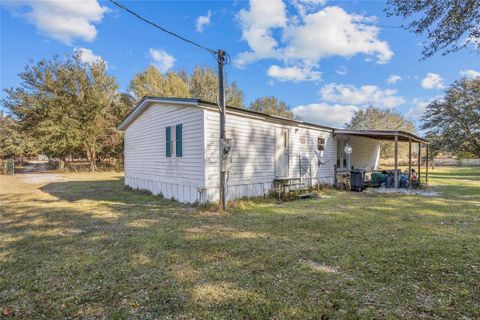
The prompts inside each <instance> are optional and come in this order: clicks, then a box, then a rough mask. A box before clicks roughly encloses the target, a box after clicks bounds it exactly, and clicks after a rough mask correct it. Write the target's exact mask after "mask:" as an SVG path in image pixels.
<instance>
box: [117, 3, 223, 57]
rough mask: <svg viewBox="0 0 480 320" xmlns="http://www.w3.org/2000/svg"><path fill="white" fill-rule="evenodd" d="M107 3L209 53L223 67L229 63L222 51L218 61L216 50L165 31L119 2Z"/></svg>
mask: <svg viewBox="0 0 480 320" xmlns="http://www.w3.org/2000/svg"><path fill="white" fill-rule="evenodd" d="M109 1H110V2H111V3H113V4H114V5H116V6H117V7H119V8H121V9H123V10H125V11H127V12H128V13H130V14H131V15H133V16H135V17H137V18H138V19H140V20H142V21H143V22H145V23H147V24H149V25H151V26H153V27H155V28H157V29H159V30H161V31H163V32H165V33H168V34H169V35H171V36H173V37H176V38H178V39H180V40H182V41H185V42H187V43H189V44H191V45H194V46H196V47H198V48H200V49H203V50H206V51H207V52H209V53H210V54H211V55H212V56H213V57H214V59H215V60H216V61H217V62H219V63H222V64H224V65H225V64H229V63H230V56H229V55H228V53H226V52H225V51H223V53H224V54H223V55H222V56H221V58H220V59H219V58H218V51H217V50H215V49H212V48H209V47H207V46H204V45H201V44H199V43H197V42H195V41H193V40H190V39H187V38H185V37H183V36H181V35H179V34H178V33H175V32H173V31H170V30H168V29H165V28H164V27H162V26H160V25H158V24H156V23H155V22H153V21H150V20H148V19H146V18H144V17H142V16H141V15H139V14H138V13H136V12H135V11H133V10H130V9H129V8H128V7H126V6H124V5H123V4H121V3H119V2H117V1H115V0H109Z"/></svg>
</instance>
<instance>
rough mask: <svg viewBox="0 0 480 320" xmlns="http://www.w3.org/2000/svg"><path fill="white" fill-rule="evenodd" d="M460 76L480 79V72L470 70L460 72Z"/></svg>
mask: <svg viewBox="0 0 480 320" xmlns="http://www.w3.org/2000/svg"><path fill="white" fill-rule="evenodd" d="M458 75H459V76H461V77H467V78H478V77H480V72H478V71H475V70H472V69H469V70H462V71H460V72H459V73H458Z"/></svg>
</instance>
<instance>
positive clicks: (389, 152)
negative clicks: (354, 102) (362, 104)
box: [345, 106, 415, 158]
mask: <svg viewBox="0 0 480 320" xmlns="http://www.w3.org/2000/svg"><path fill="white" fill-rule="evenodd" d="M345 127H346V128H348V129H355V130H368V129H369V130H396V131H405V132H410V133H415V125H414V124H413V122H411V121H409V120H407V119H405V117H403V116H402V115H401V114H400V113H398V112H396V111H394V110H391V109H381V108H377V107H373V106H370V107H368V108H367V109H363V110H362V109H361V110H358V111H355V113H354V114H353V116H352V119H351V120H350V121H349V122H347V123H346V124H345ZM406 150H407V149H406V146H404V145H400V147H399V154H400V157H404V156H405V154H406V152H407V151H406ZM393 153H394V151H393V145H392V143H382V146H381V156H382V157H384V158H391V157H393Z"/></svg>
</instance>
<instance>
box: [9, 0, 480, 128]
mask: <svg viewBox="0 0 480 320" xmlns="http://www.w3.org/2000/svg"><path fill="white" fill-rule="evenodd" d="M119 2H121V3H123V4H125V5H127V6H128V7H130V8H131V9H132V10H134V11H136V12H138V13H139V14H141V15H143V16H145V17H147V18H149V19H151V20H153V21H156V22H157V23H158V24H160V25H162V26H164V27H165V28H168V29H170V30H172V31H175V32H177V33H179V34H181V35H184V36H185V37H188V38H190V39H193V40H195V41H197V42H199V43H201V44H204V45H206V46H208V47H211V48H215V49H216V48H222V49H225V50H226V51H227V52H229V54H230V56H231V58H232V64H230V65H228V66H227V68H226V70H227V73H228V79H229V80H231V81H232V80H235V81H237V83H238V85H239V87H240V88H241V89H242V90H243V91H244V93H245V98H246V102H247V103H249V102H251V101H252V100H254V99H255V98H257V97H260V96H268V95H275V96H277V97H278V98H280V99H282V100H284V101H285V102H286V103H287V104H289V105H290V106H291V108H292V110H293V111H294V112H295V113H296V114H297V115H298V116H300V117H302V118H303V119H304V120H305V121H309V122H317V123H320V124H326V125H332V126H341V125H342V124H343V123H344V122H345V121H347V120H348V119H349V117H350V116H351V114H352V113H353V111H355V110H358V109H360V108H365V107H366V105H368V104H373V105H376V106H379V107H390V108H394V109H396V110H398V111H399V112H400V113H402V114H404V115H406V116H407V117H409V118H410V119H412V120H415V121H417V120H418V118H419V117H420V116H421V114H422V112H423V110H424V108H425V105H426V103H428V101H430V100H431V99H434V98H435V97H438V96H439V95H441V94H442V93H443V90H444V89H445V87H446V86H448V85H449V84H450V83H451V82H453V81H455V80H456V79H458V78H459V77H460V76H461V75H468V76H476V75H477V73H478V72H480V59H479V56H478V55H476V54H475V53H473V52H472V50H471V49H467V50H463V51H461V52H458V53H454V54H450V55H447V56H442V55H440V54H438V55H436V56H434V57H432V58H429V59H427V60H420V58H421V51H422V41H423V40H424V39H422V38H420V37H418V36H416V35H414V34H411V33H409V32H407V31H405V30H403V29H398V28H387V27H385V26H398V25H401V24H402V21H401V20H399V19H398V18H387V17H386V15H385V14H384V12H383V9H384V7H385V3H384V2H382V1H328V0H285V1H280V0H278V1H259V2H258V1H255V2H253V1H250V2H249V1H235V2H227V1H192V2H187V1H176V2H173V1H171V2H170V1H124V0H119ZM74 50H81V51H82V52H83V57H84V60H85V61H86V63H88V61H92V60H94V59H96V58H97V57H102V58H103V59H104V60H105V61H106V62H107V64H108V72H109V73H110V74H112V75H114V76H115V77H116V78H117V80H118V82H119V84H120V87H121V89H122V90H126V89H127V87H128V83H129V81H130V80H131V79H132V77H133V75H134V74H135V73H137V72H139V71H142V70H144V69H145V68H146V67H147V66H148V65H150V64H152V63H153V64H155V65H156V66H157V67H158V68H159V69H160V70H161V71H166V70H180V69H185V70H186V71H188V72H190V71H191V70H192V69H193V67H194V66H195V65H196V64H206V65H210V66H212V67H216V62H215V61H214V60H213V59H212V57H211V56H210V55H209V54H208V53H206V52H205V51H202V50H201V49H198V48H196V47H192V46H190V45H188V44H186V43H183V42H181V41H179V40H177V39H175V38H173V37H171V36H169V35H167V34H164V33H162V32H160V31H158V30H156V29H154V28H152V27H151V26H149V25H147V24H145V23H143V22H141V21H139V20H137V19H136V18H135V17H133V16H131V15H129V14H128V13H126V12H123V11H121V10H120V9H118V8H116V7H115V6H114V5H112V4H111V3H109V2H107V1H96V0H88V1H60V0H48V1H46V0H45V1H44V0H22V1H15V0H5V1H3V2H2V7H1V70H2V71H1V78H0V80H1V88H2V89H5V88H8V87H15V86H17V85H18V84H19V78H18V76H17V75H18V73H19V72H21V71H22V70H23V69H24V67H25V65H26V64H27V63H28V62H29V61H37V60H39V59H41V58H50V57H52V56H53V55H55V54H58V55H64V54H71V53H72V52H73V51H74ZM4 96H5V94H4V93H3V90H2V93H1V97H2V98H3V97H4Z"/></svg>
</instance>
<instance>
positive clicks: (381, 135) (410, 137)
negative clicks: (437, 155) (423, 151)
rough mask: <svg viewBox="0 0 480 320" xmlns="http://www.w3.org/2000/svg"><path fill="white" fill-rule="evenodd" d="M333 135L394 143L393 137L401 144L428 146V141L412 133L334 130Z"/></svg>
mask: <svg viewBox="0 0 480 320" xmlns="http://www.w3.org/2000/svg"><path fill="white" fill-rule="evenodd" d="M334 133H335V134H346V135H353V136H361V137H367V138H372V139H378V140H387V141H395V137H398V138H397V139H398V141H403V142H409V141H412V142H419V143H423V144H428V143H429V141H428V140H425V139H423V138H420V137H419V136H416V135H414V134H412V133H408V132H405V131H391V130H348V129H335V130H334Z"/></svg>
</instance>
